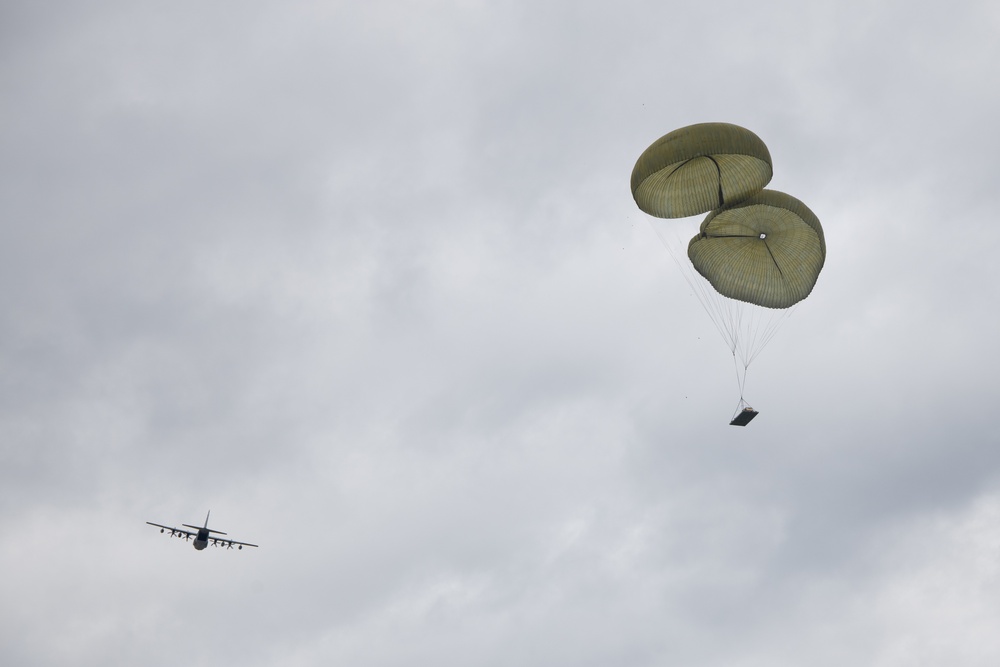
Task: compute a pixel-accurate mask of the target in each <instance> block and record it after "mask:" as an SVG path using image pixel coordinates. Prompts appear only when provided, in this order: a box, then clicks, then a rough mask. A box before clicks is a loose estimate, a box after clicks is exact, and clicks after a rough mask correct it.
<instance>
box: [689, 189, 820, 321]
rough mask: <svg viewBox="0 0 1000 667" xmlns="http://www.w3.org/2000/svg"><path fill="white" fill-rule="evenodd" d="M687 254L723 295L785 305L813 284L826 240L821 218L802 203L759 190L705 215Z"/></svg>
mask: <svg viewBox="0 0 1000 667" xmlns="http://www.w3.org/2000/svg"><path fill="white" fill-rule="evenodd" d="M688 257H689V258H690V259H691V263H692V264H694V268H695V269H697V271H698V273H700V274H701V275H703V276H704V277H705V278H706V279H708V281H709V282H710V283H711V284H712V287H714V288H715V290H716V291H717V292H719V293H720V294H722V295H723V296H727V297H729V298H731V299H738V300H740V301H746V302H749V303H753V304H756V305H758V306H764V307H766V308H788V307H789V306H792V305H794V304H796V303H798V302H799V301H801V300H802V299H804V298H806V297H807V296H808V295H809V292H811V291H812V288H813V285H815V284H816V279H817V278H818V277H819V272H820V271H821V270H822V269H823V262H824V261H825V260H826V241H825V240H824V238H823V228H822V227H821V226H820V224H819V219H818V218H817V217H816V215H815V214H814V213H813V212H812V211H810V210H809V208H808V207H807V206H806V205H805V204H803V203H802V202H800V201H799V200H798V199H796V198H795V197H792V196H790V195H786V194H785V193H783V192H777V191H775V190H763V191H761V192H760V193H758V194H756V195H754V196H753V197H751V198H749V199H747V200H745V201H742V202H740V203H738V204H734V205H733V206H730V207H728V208H723V209H719V210H717V211H712V212H711V213H709V214H708V216H707V217H706V218H705V221H704V222H702V223H701V231H700V233H699V234H698V235H697V236H695V237H694V238H693V239H691V242H690V243H689V244H688Z"/></svg>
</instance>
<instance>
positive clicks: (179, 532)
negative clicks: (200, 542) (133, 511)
mask: <svg viewBox="0 0 1000 667" xmlns="http://www.w3.org/2000/svg"><path fill="white" fill-rule="evenodd" d="M146 523H148V524H149V525H150V526H156V527H157V528H159V529H160V532H161V533H162V532H163V531H164V530H169V531H170V537H174V536H175V535H176V536H177V537H184V539H187V538H188V537H197V536H198V533H192V532H191V531H190V530H184V529H183V528H174V527H172V526H163V525H161V524H158V523H153V522H152V521H147V522H146ZM185 536H186V537H185Z"/></svg>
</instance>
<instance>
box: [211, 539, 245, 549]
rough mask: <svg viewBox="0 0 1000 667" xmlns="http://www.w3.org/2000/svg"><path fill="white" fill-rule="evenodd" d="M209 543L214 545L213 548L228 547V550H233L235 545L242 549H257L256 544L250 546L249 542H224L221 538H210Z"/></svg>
mask: <svg viewBox="0 0 1000 667" xmlns="http://www.w3.org/2000/svg"><path fill="white" fill-rule="evenodd" d="M208 541H209V542H211V543H212V546H213V547H226V548H227V549H232V548H233V545H234V544H235V545H236V546H237V548H239V549H242V548H243V547H256V546H257V545H256V544H250V543H249V542H237V541H236V540H224V539H222V538H220V537H210V538H208Z"/></svg>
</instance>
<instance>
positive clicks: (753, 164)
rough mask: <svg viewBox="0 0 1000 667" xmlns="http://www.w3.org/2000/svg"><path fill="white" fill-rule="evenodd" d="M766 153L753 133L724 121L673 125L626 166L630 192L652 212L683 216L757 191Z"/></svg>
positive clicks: (767, 167) (767, 175) (765, 175)
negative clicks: (669, 130) (674, 127)
mask: <svg viewBox="0 0 1000 667" xmlns="http://www.w3.org/2000/svg"><path fill="white" fill-rule="evenodd" d="M771 174H772V169H771V154H770V153H769V152H768V150H767V146H765V145H764V142H763V141H761V140H760V137H758V136H757V135H756V134H754V133H753V132H751V131H750V130H747V129H745V128H742V127H740V126H738V125H732V124H730V123H699V124H697V125H689V126H687V127H682V128H680V129H678V130H674V131H673V132H670V133H669V134H666V135H664V136H662V137H660V138H659V139H657V140H656V141H655V142H653V144H652V145H651V146H650V147H649V148H647V149H646V150H645V151H643V153H642V155H640V156H639V159H638V160H637V161H636V163H635V168H634V169H633V170H632V196H633V197H634V198H635V203H636V204H638V205H639V208H640V209H642V210H643V211H645V212H646V213H648V214H649V215H652V216H656V217H658V218H684V217H687V216H689V215H699V214H701V213H707V212H708V211H711V210H713V209H717V208H722V207H724V206H728V205H730V204H733V203H736V202H738V201H740V200H742V199H746V198H747V197H749V196H751V195H753V194H755V193H757V192H759V191H761V190H762V189H763V188H764V186H765V185H767V184H768V182H769V181H770V180H771Z"/></svg>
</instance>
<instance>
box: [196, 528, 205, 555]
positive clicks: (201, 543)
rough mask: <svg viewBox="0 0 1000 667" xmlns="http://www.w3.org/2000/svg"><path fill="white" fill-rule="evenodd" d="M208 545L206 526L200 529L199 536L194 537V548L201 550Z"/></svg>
mask: <svg viewBox="0 0 1000 667" xmlns="http://www.w3.org/2000/svg"><path fill="white" fill-rule="evenodd" d="M207 546H208V531H207V530H205V529H204V528H201V529H199V530H198V535H197V537H195V538H194V548H195V549H197V550H198V551H201V550H202V549H204V548H205V547H207Z"/></svg>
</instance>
